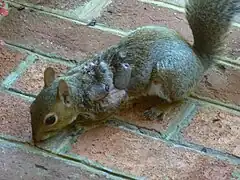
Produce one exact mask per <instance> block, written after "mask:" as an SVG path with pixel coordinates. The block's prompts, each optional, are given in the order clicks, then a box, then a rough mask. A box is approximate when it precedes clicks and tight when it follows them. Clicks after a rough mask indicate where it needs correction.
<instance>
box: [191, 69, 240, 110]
mask: <svg viewBox="0 0 240 180" xmlns="http://www.w3.org/2000/svg"><path fill="white" fill-rule="evenodd" d="M239 84H240V69H236V68H232V67H228V66H223V68H218V67H213V68H212V69H209V71H207V72H206V73H205V76H204V77H203V79H202V81H201V82H200V84H199V86H198V87H197V88H196V93H197V94H198V95H201V96H205V97H209V98H212V99H216V100H219V101H222V102H226V103H231V104H236V105H238V106H239V105H240V88H239Z"/></svg>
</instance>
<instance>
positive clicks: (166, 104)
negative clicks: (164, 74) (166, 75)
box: [143, 80, 183, 120]
mask: <svg viewBox="0 0 240 180" xmlns="http://www.w3.org/2000/svg"><path fill="white" fill-rule="evenodd" d="M147 95H148V96H157V97H158V98H160V99H161V100H163V103H161V104H158V105H157V106H154V107H151V108H150V109H148V110H146V111H145V112H144V113H143V116H144V117H145V118H146V119H148V120H163V119H165V115H166V114H168V113H169V112H170V111H171V109H172V107H174V106H175V105H176V104H178V103H182V102H183V100H172V99H171V98H170V95H169V92H167V91H166V90H165V89H164V87H163V86H162V84H161V82H158V81H157V80H153V81H151V83H150V84H149V87H148V91H147Z"/></svg>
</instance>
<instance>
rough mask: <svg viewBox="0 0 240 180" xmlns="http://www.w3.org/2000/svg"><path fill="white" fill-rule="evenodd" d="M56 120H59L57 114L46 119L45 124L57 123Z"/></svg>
mask: <svg viewBox="0 0 240 180" xmlns="http://www.w3.org/2000/svg"><path fill="white" fill-rule="evenodd" d="M56 122H57V117H56V115H50V116H48V117H47V118H46V119H45V121H44V124H45V125H48V126H49V125H53V124H55V123H56Z"/></svg>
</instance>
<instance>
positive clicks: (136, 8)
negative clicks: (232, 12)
mask: <svg viewBox="0 0 240 180" xmlns="http://www.w3.org/2000/svg"><path fill="white" fill-rule="evenodd" d="M98 21H100V22H101V23H104V24H106V25H107V26H110V27H115V28H120V29H134V28H136V27H139V26H143V25H161V26H167V27H169V28H172V29H174V30H176V31H177V32H179V33H180V34H181V35H182V36H183V37H184V38H186V39H187V40H188V41H189V42H192V40H193V38H192V32H191V30H190V28H189V26H188V22H187V20H186V18H185V15H184V13H181V12H179V11H175V10H173V9H168V8H163V7H159V6H156V5H152V4H149V3H143V2H139V1H137V0H129V1H124V2H123V1H122V0H113V1H112V3H111V4H109V5H108V6H107V7H106V8H105V10H104V11H103V12H102V15H101V17H99V18H98ZM239 42H240V30H239V29H237V28H232V33H231V34H230V37H229V39H228V41H227V42H226V47H228V48H229V50H228V51H229V53H230V54H231V56H234V57H238V56H240V52H239Z"/></svg>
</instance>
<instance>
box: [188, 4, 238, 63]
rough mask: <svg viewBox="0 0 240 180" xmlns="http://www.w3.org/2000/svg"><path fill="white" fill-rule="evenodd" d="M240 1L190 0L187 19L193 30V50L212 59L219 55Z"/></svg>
mask: <svg viewBox="0 0 240 180" xmlns="http://www.w3.org/2000/svg"><path fill="white" fill-rule="evenodd" d="M239 12H240V0H188V3H186V18H187V20H188V23H189V26H190V28H191V29H192V33H193V38H194V44H193V48H194V49H195V50H196V51H197V53H198V54H199V55H203V56H209V57H210V58H211V57H212V56H215V55H219V54H220V53H221V51H222V50H223V49H222V48H223V43H224V39H225V38H226V35H227V33H228V30H229V28H230V26H231V21H232V19H233V17H234V16H235V15H236V14H237V13H239Z"/></svg>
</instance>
